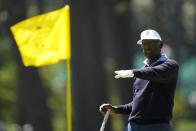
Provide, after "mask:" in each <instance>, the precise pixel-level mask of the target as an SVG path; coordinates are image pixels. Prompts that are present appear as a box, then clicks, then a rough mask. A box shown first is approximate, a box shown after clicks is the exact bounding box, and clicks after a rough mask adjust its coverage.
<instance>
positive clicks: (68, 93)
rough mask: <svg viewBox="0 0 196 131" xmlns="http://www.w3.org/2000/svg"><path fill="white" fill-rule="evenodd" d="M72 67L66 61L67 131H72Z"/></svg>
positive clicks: (68, 61)
mask: <svg viewBox="0 0 196 131" xmlns="http://www.w3.org/2000/svg"><path fill="white" fill-rule="evenodd" d="M70 70H71V66H70V59H68V60H66V78H67V79H66V83H67V86H66V107H67V131H72V96H71V73H70Z"/></svg>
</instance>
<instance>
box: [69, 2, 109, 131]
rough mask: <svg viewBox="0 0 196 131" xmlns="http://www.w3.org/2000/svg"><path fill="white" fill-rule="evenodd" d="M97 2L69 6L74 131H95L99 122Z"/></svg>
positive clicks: (101, 81) (101, 77)
mask: <svg viewBox="0 0 196 131" xmlns="http://www.w3.org/2000/svg"><path fill="white" fill-rule="evenodd" d="M98 3H99V1H92V0H83V1H82V2H81V1H78V0H73V1H72V3H71V8H72V11H71V12H72V14H71V19H72V56H73V57H72V64H73V65H72V67H73V68H72V69H73V101H74V108H73V111H74V127H73V128H74V130H75V131H79V130H80V131H87V130H89V131H93V130H99V128H100V126H101V122H102V115H101V114H100V113H99V106H100V105H101V104H102V102H104V101H106V83H105V72H104V65H103V51H102V44H101V38H100V35H101V30H100V28H99V27H100V25H99V23H98V14H99V10H98V5H99V4H98ZM100 15H101V14H100Z"/></svg>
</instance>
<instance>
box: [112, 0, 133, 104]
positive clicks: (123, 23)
mask: <svg viewBox="0 0 196 131" xmlns="http://www.w3.org/2000/svg"><path fill="white" fill-rule="evenodd" d="M130 7H131V1H130V0H123V1H118V2H116V3H114V6H113V8H114V9H113V11H114V12H113V13H114V14H113V15H114V16H113V17H114V18H113V22H114V27H113V28H114V32H113V39H114V43H113V46H112V47H113V50H114V58H115V61H116V70H121V69H132V68H133V66H132V65H133V58H134V52H135V51H134V46H135V45H134V44H136V42H133V37H132V36H133V30H132V28H131V26H132V20H133V19H132V14H131V9H130ZM120 8H121V9H120ZM117 84H118V88H119V92H120V94H121V98H122V100H123V102H124V103H127V102H130V100H131V99H132V88H131V87H132V80H131V79H122V80H118V83H117Z"/></svg>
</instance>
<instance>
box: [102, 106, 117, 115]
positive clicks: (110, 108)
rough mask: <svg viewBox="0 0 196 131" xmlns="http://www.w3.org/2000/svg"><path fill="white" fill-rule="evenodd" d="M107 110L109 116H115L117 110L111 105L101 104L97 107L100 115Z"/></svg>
mask: <svg viewBox="0 0 196 131" xmlns="http://www.w3.org/2000/svg"><path fill="white" fill-rule="evenodd" d="M108 110H111V114H117V113H118V110H117V107H116V106H112V105H111V104H102V105H101V106H100V107H99V111H100V112H101V113H106V112H107V111H108Z"/></svg>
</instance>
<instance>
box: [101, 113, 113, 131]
mask: <svg viewBox="0 0 196 131" xmlns="http://www.w3.org/2000/svg"><path fill="white" fill-rule="evenodd" d="M110 112H111V110H108V111H107V112H106V114H105V116H104V119H103V122H102V125H101V129H100V131H104V129H105V125H106V123H107V120H108V117H109V115H110Z"/></svg>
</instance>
